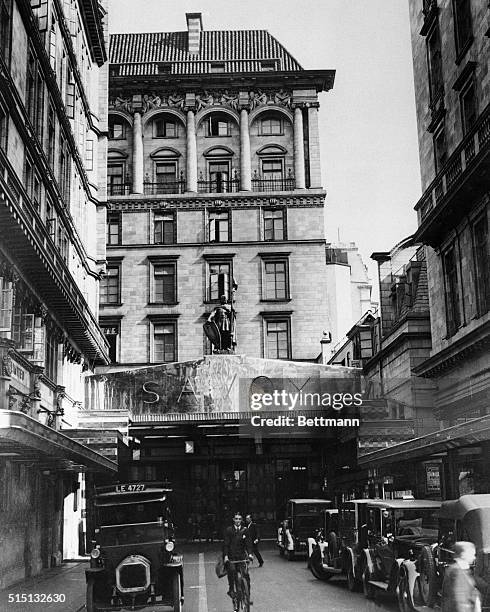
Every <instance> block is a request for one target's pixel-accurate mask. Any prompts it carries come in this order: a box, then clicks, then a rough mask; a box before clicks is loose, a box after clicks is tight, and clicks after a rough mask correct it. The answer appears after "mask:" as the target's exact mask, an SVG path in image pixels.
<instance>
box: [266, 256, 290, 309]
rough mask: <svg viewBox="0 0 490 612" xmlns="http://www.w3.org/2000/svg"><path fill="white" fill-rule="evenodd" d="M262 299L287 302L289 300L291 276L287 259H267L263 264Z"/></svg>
mask: <svg viewBox="0 0 490 612" xmlns="http://www.w3.org/2000/svg"><path fill="white" fill-rule="evenodd" d="M262 266H263V268H262V273H263V276H262V278H263V284H262V296H263V297H262V299H263V300H267V301H275V302H280V301H286V300H288V299H289V274H288V260H287V259H265V260H264V261H263V263H262Z"/></svg>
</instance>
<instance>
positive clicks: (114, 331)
mask: <svg viewBox="0 0 490 612" xmlns="http://www.w3.org/2000/svg"><path fill="white" fill-rule="evenodd" d="M100 327H101V329H102V333H103V334H104V337H105V339H106V340H107V342H108V343H109V359H110V361H111V363H117V362H118V361H119V359H118V356H119V341H120V334H121V328H120V323H119V322H115V323H113V324H112V323H108V322H105V321H104V322H103V323H102V322H101V325H100Z"/></svg>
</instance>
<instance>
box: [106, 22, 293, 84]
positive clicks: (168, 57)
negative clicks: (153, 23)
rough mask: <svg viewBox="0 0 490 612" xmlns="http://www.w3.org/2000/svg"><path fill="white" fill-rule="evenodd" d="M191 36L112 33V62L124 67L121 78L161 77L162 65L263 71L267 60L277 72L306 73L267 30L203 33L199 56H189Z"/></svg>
mask: <svg viewBox="0 0 490 612" xmlns="http://www.w3.org/2000/svg"><path fill="white" fill-rule="evenodd" d="M187 37H188V33H187V32H155V33H148V34H139V33H138V34H112V35H111V37H110V46H109V57H110V62H111V63H112V64H120V68H119V75H121V76H129V75H151V74H157V72H158V64H159V63H169V64H170V71H169V74H203V73H211V72H213V70H212V69H211V64H212V62H223V63H224V64H225V66H224V71H225V72H232V73H236V72H260V71H261V70H262V69H263V68H262V67H261V61H263V60H275V62H276V66H275V70H280V71H296V70H303V68H302V67H301V65H300V64H298V62H297V61H296V60H295V59H294V57H293V56H292V55H291V54H290V53H288V52H287V51H286V49H285V48H284V47H283V46H282V45H281V44H280V43H279V42H278V41H277V40H276V39H275V38H274V37H273V36H271V35H270V34H269V32H267V31H266V30H228V31H213V30H212V31H203V32H201V46H200V52H199V54H198V55H190V54H189V53H188V50H187V49H188V47H187V43H188V38H187Z"/></svg>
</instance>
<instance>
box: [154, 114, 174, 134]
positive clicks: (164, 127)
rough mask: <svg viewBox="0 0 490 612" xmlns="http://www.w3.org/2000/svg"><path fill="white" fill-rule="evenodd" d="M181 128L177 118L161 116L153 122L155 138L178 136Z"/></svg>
mask: <svg viewBox="0 0 490 612" xmlns="http://www.w3.org/2000/svg"><path fill="white" fill-rule="evenodd" d="M178 136H179V128H178V123H177V122H176V121H175V119H171V118H169V117H159V118H158V119H155V121H154V122H153V138H178Z"/></svg>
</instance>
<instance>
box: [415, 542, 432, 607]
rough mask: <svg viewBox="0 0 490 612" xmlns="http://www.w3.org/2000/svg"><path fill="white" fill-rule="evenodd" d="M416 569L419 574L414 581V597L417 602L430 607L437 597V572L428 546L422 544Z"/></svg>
mask: <svg viewBox="0 0 490 612" xmlns="http://www.w3.org/2000/svg"><path fill="white" fill-rule="evenodd" d="M418 570H419V576H418V577H417V580H416V582H415V587H414V598H415V599H416V602H417V604H419V603H420V605H422V606H429V607H430V608H431V607H432V606H433V605H434V604H435V602H436V597H437V572H436V564H435V562H434V555H433V554H432V549H431V548H430V546H424V547H423V548H422V550H421V551H420V555H419V559H418Z"/></svg>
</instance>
